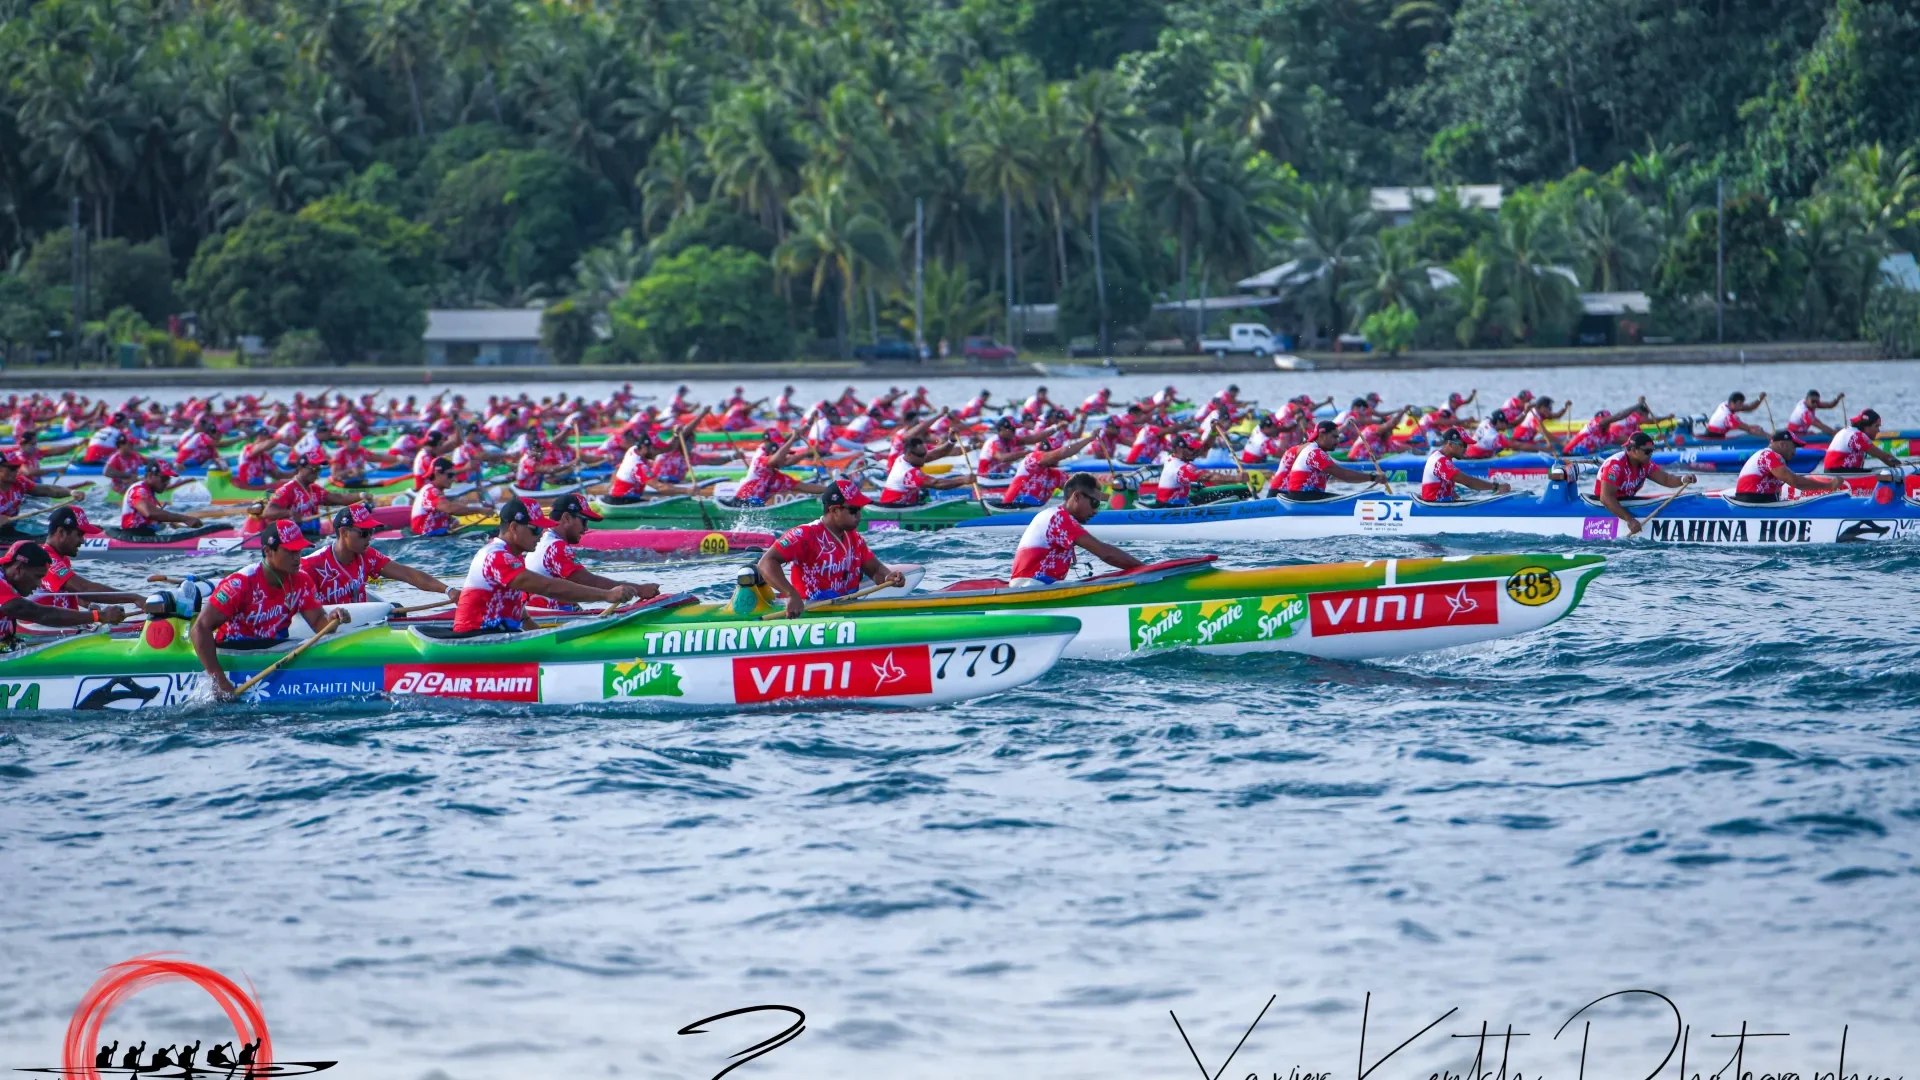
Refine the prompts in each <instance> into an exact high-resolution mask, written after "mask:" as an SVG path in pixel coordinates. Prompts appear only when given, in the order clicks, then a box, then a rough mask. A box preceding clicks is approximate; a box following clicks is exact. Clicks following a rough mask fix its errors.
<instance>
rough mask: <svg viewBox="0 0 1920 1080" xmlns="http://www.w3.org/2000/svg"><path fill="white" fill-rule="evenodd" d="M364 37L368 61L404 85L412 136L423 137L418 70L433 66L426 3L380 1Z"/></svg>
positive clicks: (424, 124) (418, 0) (417, 0)
mask: <svg viewBox="0 0 1920 1080" xmlns="http://www.w3.org/2000/svg"><path fill="white" fill-rule="evenodd" d="M369 29H370V32H369V34H368V36H367V59H369V60H372V61H374V62H375V63H378V64H384V65H386V66H387V67H388V68H390V69H391V70H393V71H394V72H395V73H397V74H398V75H400V76H401V77H402V78H403V79H405V80H406V83H407V95H408V100H410V101H411V102H412V103H413V133H414V134H415V135H418V136H420V137H421V138H425V137H426V134H427V114H426V110H425V108H424V107H423V106H422V105H421V104H420V69H421V68H422V67H426V66H429V65H431V64H432V63H433V59H434V58H433V34H432V30H431V28H430V26H429V18H428V12H427V6H426V2H425V0H381V3H380V6H379V8H378V10H376V11H375V12H374V17H373V23H372V26H371V27H370V28H369Z"/></svg>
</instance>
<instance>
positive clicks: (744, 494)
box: [733, 443, 793, 502]
mask: <svg viewBox="0 0 1920 1080" xmlns="http://www.w3.org/2000/svg"><path fill="white" fill-rule="evenodd" d="M773 457H774V455H773V454H770V453H768V452H767V448H766V445H765V444H764V443H763V444H761V447H760V449H758V450H755V451H754V452H753V456H752V457H750V458H748V459H747V477H746V479H744V480H742V481H740V487H739V488H738V489H736V490H735V491H734V493H733V497H734V498H735V499H739V500H741V501H742V502H764V501H765V500H767V499H770V498H772V497H773V496H775V495H778V494H780V493H781V492H783V491H786V490H787V489H788V488H791V487H792V486H793V477H791V476H788V475H787V474H786V473H783V472H781V471H780V470H779V469H776V468H774V467H773Z"/></svg>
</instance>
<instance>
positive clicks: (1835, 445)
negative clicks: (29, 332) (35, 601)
mask: <svg viewBox="0 0 1920 1080" xmlns="http://www.w3.org/2000/svg"><path fill="white" fill-rule="evenodd" d="M1879 437H1880V414H1879V413H1877V412H1874V411H1873V410H1872V409H1861V410H1860V411H1859V412H1858V413H1856V414H1855V415H1854V416H1853V417H1852V418H1851V419H1849V420H1848V421H1847V426H1846V427H1843V428H1841V429H1840V430H1839V431H1836V432H1834V433H1833V441H1832V442H1830V443H1828V444H1827V456H1826V458H1825V459H1824V460H1823V461H1821V463H1820V467H1821V468H1822V469H1824V470H1826V471H1827V472H1830V473H1849V472H1864V471H1866V467H1867V455H1868V454H1872V455H1873V456H1874V457H1877V458H1879V459H1880V460H1881V461H1884V462H1886V463H1887V464H1888V465H1892V466H1893V467H1895V468H1899V466H1900V459H1899V458H1897V457H1894V456H1893V455H1892V454H1889V453H1887V452H1886V451H1885V450H1882V449H1880V448H1879V447H1878V446H1875V445H1874V440H1875V439H1878V438H1879ZM6 481H7V476H6V474H5V473H0V484H4V483H6Z"/></svg>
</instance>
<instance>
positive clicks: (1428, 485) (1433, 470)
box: [1420, 450, 1460, 502]
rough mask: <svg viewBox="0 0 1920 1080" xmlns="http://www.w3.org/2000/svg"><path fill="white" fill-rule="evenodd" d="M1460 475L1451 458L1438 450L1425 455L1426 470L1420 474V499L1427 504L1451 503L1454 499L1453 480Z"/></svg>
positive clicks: (1458, 467) (1458, 468)
mask: <svg viewBox="0 0 1920 1080" xmlns="http://www.w3.org/2000/svg"><path fill="white" fill-rule="evenodd" d="M1459 475H1460V466H1458V465H1456V464H1454V461H1453V459H1452V458H1450V457H1448V456H1447V455H1445V454H1443V453H1441V452H1440V451H1438V450H1435V451H1433V452H1432V453H1429V454H1428V455H1427V465H1426V468H1424V469H1422V470H1421V472H1420V497H1421V498H1422V499H1425V500H1426V501H1427V502H1452V501H1453V499H1454V478H1455V477H1458V476H1459Z"/></svg>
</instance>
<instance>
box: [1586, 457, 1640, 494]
mask: <svg viewBox="0 0 1920 1080" xmlns="http://www.w3.org/2000/svg"><path fill="white" fill-rule="evenodd" d="M1651 475H1653V465H1652V463H1648V464H1646V465H1635V464H1634V463H1633V462H1631V461H1629V460H1627V452H1626V451H1625V450H1621V451H1619V452H1617V453H1615V454H1614V455H1613V456H1612V457H1610V458H1608V459H1607V460H1605V461H1603V462H1601V463H1600V475H1599V476H1597V477H1595V478H1594V481H1593V493H1594V495H1595V496H1596V497H1597V496H1598V495H1599V494H1600V486H1601V485H1602V484H1612V485H1613V490H1614V493H1615V494H1617V495H1619V496H1620V497H1621V498H1623V499H1624V498H1627V497H1628V496H1631V495H1638V494H1639V493H1640V485H1641V484H1644V483H1646V482H1647V477H1649V476H1651Z"/></svg>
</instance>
